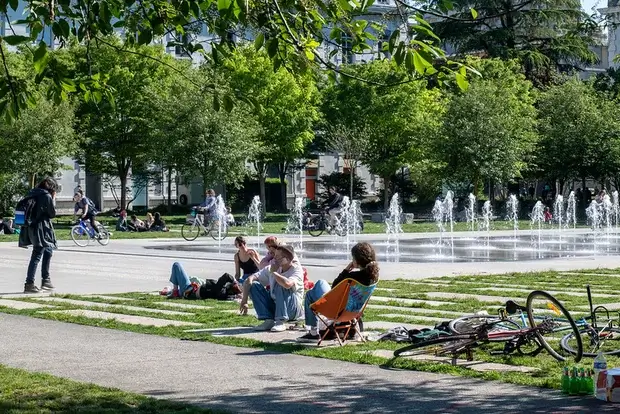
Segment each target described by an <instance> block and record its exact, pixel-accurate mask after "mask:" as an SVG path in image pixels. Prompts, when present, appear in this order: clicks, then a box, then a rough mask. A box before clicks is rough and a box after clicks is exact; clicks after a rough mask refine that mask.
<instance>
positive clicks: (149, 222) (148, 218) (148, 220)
mask: <svg viewBox="0 0 620 414" xmlns="http://www.w3.org/2000/svg"><path fill="white" fill-rule="evenodd" d="M154 222H155V219H154V218H153V215H152V214H151V213H146V219H145V220H144V227H146V229H147V230H151V227H152V226H153V223H154Z"/></svg>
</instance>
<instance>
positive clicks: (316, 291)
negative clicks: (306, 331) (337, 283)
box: [304, 280, 332, 328]
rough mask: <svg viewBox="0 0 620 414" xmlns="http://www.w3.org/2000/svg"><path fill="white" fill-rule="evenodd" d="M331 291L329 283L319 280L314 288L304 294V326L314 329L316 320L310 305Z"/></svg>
mask: <svg viewBox="0 0 620 414" xmlns="http://www.w3.org/2000/svg"><path fill="white" fill-rule="evenodd" d="M330 290H332V288H331V286H329V283H327V282H326V281H324V280H319V281H317V282H316V283H315V284H314V287H313V288H312V289H310V290H309V291H307V292H306V299H305V300H304V305H305V306H304V310H305V313H306V326H311V327H313V328H316V326H317V320H316V315H315V314H314V312H312V309H310V305H311V304H313V303H314V302H316V301H317V300H319V299H321V298H322V297H323V295H324V294H326V293H327V292H329V291H330Z"/></svg>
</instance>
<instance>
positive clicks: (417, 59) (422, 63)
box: [413, 53, 432, 75]
mask: <svg viewBox="0 0 620 414" xmlns="http://www.w3.org/2000/svg"><path fill="white" fill-rule="evenodd" d="M413 64H414V66H415V70H416V72H418V73H419V74H421V75H424V73H425V72H426V69H427V68H429V67H432V65H431V63H430V62H429V61H427V60H426V59H424V57H422V55H420V54H419V53H415V54H414V57H413Z"/></svg>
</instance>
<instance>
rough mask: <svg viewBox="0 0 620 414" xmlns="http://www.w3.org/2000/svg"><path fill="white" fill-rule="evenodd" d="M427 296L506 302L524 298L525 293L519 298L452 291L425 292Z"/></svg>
mask: <svg viewBox="0 0 620 414" xmlns="http://www.w3.org/2000/svg"><path fill="white" fill-rule="evenodd" d="M426 295H427V296H428V297H429V298H433V299H437V298H446V299H477V300H479V301H480V302H506V301H509V300H519V299H523V300H524V299H525V298H526V297H527V295H523V297H521V298H514V297H507V296H489V295H476V294H473V293H453V292H426Z"/></svg>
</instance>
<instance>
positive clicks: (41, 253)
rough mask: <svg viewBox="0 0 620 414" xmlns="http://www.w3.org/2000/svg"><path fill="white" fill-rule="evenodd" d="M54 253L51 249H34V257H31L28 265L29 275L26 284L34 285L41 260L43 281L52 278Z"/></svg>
mask: <svg viewBox="0 0 620 414" xmlns="http://www.w3.org/2000/svg"><path fill="white" fill-rule="evenodd" d="M53 253H54V251H53V250H52V248H51V247H35V246H33V247H32V255H31V256H30V263H29V264H28V273H27V274H26V283H28V284H31V283H34V274H35V273H36V272H37V267H38V266H39V262H40V261H41V258H43V262H42V263H41V280H48V279H49V278H50V260H51V259H52V254H53Z"/></svg>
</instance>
